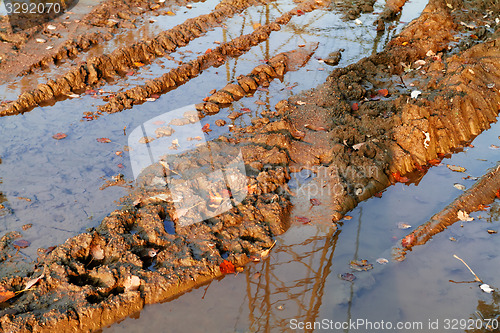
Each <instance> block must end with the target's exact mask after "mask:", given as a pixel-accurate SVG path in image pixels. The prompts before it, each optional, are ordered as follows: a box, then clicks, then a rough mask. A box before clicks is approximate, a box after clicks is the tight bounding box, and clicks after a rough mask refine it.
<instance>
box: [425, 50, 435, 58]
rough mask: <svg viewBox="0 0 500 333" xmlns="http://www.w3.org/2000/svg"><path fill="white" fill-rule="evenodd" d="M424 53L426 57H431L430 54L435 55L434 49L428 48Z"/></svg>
mask: <svg viewBox="0 0 500 333" xmlns="http://www.w3.org/2000/svg"><path fill="white" fill-rule="evenodd" d="M425 55H426V56H427V57H432V56H435V55H436V53H435V52H434V51H432V50H429V51H427V53H426V54H425Z"/></svg>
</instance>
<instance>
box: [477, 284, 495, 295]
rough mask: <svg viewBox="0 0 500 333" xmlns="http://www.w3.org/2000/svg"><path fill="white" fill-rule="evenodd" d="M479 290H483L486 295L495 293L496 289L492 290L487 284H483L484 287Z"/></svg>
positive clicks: (481, 286)
mask: <svg viewBox="0 0 500 333" xmlns="http://www.w3.org/2000/svg"><path fill="white" fill-rule="evenodd" d="M479 288H481V290H482V291H484V292H485V293H488V294H491V293H492V292H494V291H495V289H493V288H491V287H490V286H489V285H488V284H486V283H483V284H482V285H480V286H479Z"/></svg>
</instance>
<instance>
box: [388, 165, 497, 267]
mask: <svg viewBox="0 0 500 333" xmlns="http://www.w3.org/2000/svg"><path fill="white" fill-rule="evenodd" d="M499 185H500V166H497V167H494V168H493V169H491V170H490V172H489V173H487V174H486V175H484V176H483V177H481V179H480V180H478V181H477V182H476V183H475V184H474V185H473V186H472V187H471V188H469V189H467V191H465V192H464V193H462V194H461V195H460V196H459V197H458V198H457V199H455V200H454V201H453V202H452V203H451V204H449V205H448V206H446V207H445V208H444V209H443V210H442V211H440V212H439V213H437V214H435V215H434V216H432V217H431V218H430V220H429V221H428V222H426V223H424V224H422V225H420V226H419V227H418V228H417V229H415V230H414V231H413V232H412V233H410V234H408V235H407V236H405V237H404V238H403V239H402V240H401V241H400V242H399V245H401V247H397V248H394V249H393V256H394V258H395V259H397V260H398V261H402V260H404V259H405V256H406V253H407V252H408V251H411V249H412V248H413V247H415V246H417V245H423V244H425V243H427V241H429V240H430V239H431V238H432V237H433V236H434V235H436V234H438V233H440V232H441V231H443V230H445V229H446V228H447V227H449V226H450V225H452V224H453V223H455V222H457V221H460V219H459V218H458V212H459V211H460V210H461V211H464V212H466V213H471V212H474V211H477V210H479V209H480V208H481V207H483V206H485V205H489V204H490V203H492V202H493V200H494V199H495V198H496V194H497V191H498V188H499Z"/></svg>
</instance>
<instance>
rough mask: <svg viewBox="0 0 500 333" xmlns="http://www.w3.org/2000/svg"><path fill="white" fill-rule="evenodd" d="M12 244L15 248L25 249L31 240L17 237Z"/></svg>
mask: <svg viewBox="0 0 500 333" xmlns="http://www.w3.org/2000/svg"><path fill="white" fill-rule="evenodd" d="M12 245H14V247H15V248H20V249H25V248H27V247H28V246H30V245H31V242H30V241H27V240H25V239H17V240H15V241H13V242H12Z"/></svg>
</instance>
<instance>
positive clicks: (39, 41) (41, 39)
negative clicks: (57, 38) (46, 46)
mask: <svg viewBox="0 0 500 333" xmlns="http://www.w3.org/2000/svg"><path fill="white" fill-rule="evenodd" d="M35 40H36V42H37V43H47V41H46V40H45V39H43V38H37V39H35Z"/></svg>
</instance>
